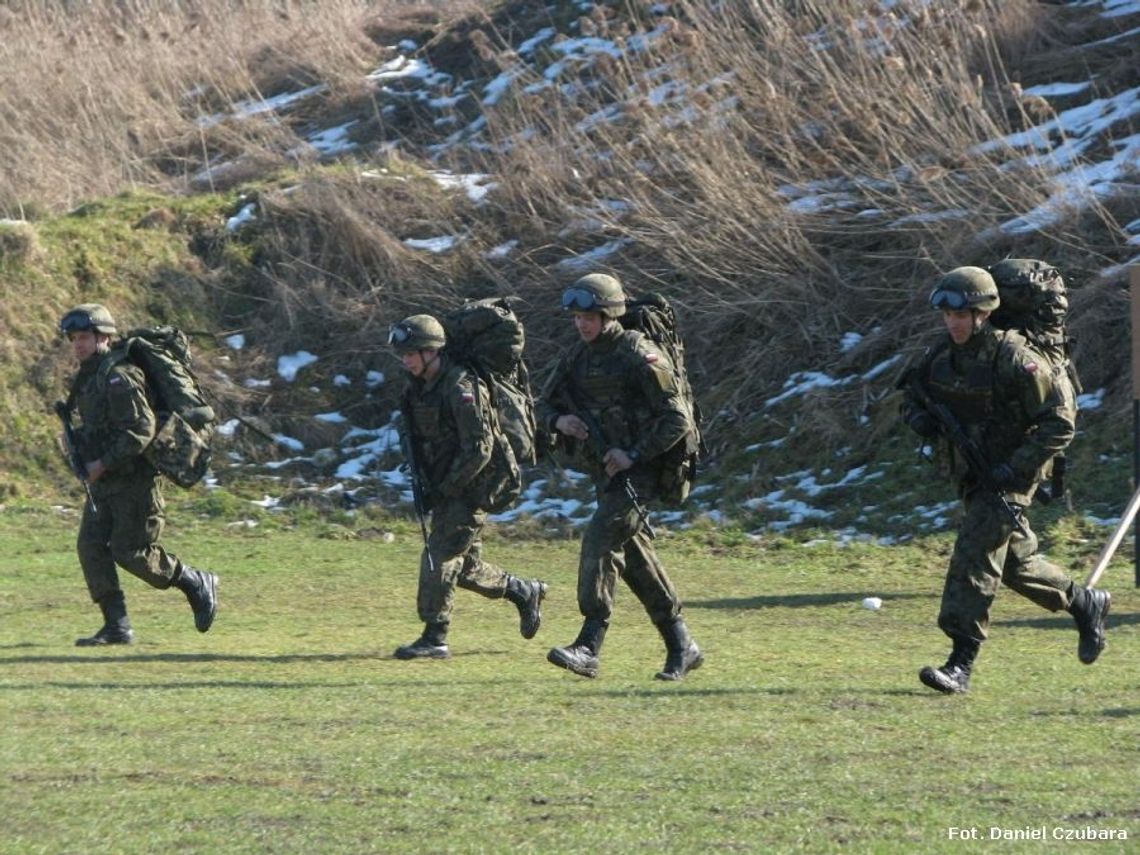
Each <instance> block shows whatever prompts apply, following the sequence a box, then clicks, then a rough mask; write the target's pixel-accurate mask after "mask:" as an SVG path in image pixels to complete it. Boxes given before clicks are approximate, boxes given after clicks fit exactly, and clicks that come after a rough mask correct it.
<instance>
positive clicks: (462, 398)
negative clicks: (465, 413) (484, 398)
mask: <svg viewBox="0 0 1140 855" xmlns="http://www.w3.org/2000/svg"><path fill="white" fill-rule="evenodd" d="M459 402H460V403H461V404H474V403H475V393H474V392H472V391H469V390H467V389H464V390H463V391H462V392H460V393H459Z"/></svg>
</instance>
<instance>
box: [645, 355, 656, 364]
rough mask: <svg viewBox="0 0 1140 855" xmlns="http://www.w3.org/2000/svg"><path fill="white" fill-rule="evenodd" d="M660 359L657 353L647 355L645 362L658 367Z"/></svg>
mask: <svg viewBox="0 0 1140 855" xmlns="http://www.w3.org/2000/svg"><path fill="white" fill-rule="evenodd" d="M659 359H660V357H659V356H658V355H657V354H656V353H647V354H645V361H646V362H648V363H649V364H650V365H656V364H657V361H658V360H659Z"/></svg>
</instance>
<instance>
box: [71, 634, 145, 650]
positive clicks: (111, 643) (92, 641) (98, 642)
mask: <svg viewBox="0 0 1140 855" xmlns="http://www.w3.org/2000/svg"><path fill="white" fill-rule="evenodd" d="M134 643H135V634H134V633H133V632H132V633H131V634H130V635H128V636H127V637H126V638H115V639H107V638H96V637H94V636H92V637H90V638H77V639H75V646H76V647H123V646H126V645H128V644H134Z"/></svg>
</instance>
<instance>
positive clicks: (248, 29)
mask: <svg viewBox="0 0 1140 855" xmlns="http://www.w3.org/2000/svg"><path fill="white" fill-rule="evenodd" d="M400 5H401V4H399V3H398V2H396V0H393V2H392V3H391V4H389V6H387V7H384V6H381V7H380V9H379V10H378V9H377V7H376V4H374V3H368V2H364V0H330V2H324V3H321V4H320V13H319V14H314V13H313V12H314V7H313V5H312V4H311V3H307V2H302V0H284V2H279V1H278V0H251V2H244V3H240V4H233V3H229V2H225V0H195V2H187V3H168V2H165V1H164V0H130V2H122V3H114V4H104V3H90V4H86V3H85V4H73V3H66V2H43V3H30V2H29V3H14V4H9V9H8V10H7V14H6V16H5V18H4V38H3V39H0V66H3V67H5V68H19V69H20V73H19V74H12V75H8V76H7V78H6V80H5V91H4V95H3V96H2V98H0V143H2V145H3V149H4V150H5V151H6V152H7V153H8V155H7V162H6V163H5V169H4V170H3V171H2V172H0V213H5V214H9V215H11V214H12V212H13V210H14V207H15V206H16V205H18V203H19V202H20V201H21V200H23V199H25V198H29V197H31V196H33V195H35V196H36V197H37V198H39V199H40V200H41V201H43V202H47V203H48V204H50V205H52V206H64V207H70V206H73V205H74V204H76V203H77V202H78V201H79V200H81V199H84V198H89V197H93V196H101V195H111V194H113V193H116V192H118V191H120V190H121V189H122V188H123V187H124V186H132V185H137V184H141V185H159V186H161V185H162V184H163V182H164V179H165V178H166V177H167V176H169V175H171V174H175V175H179V176H184V175H192V174H194V173H195V172H197V171H198V170H200V169H201V168H202V167H203V166H204V165H205V164H206V163H209V162H211V161H216V160H217V158H218V155H219V153H224V148H225V146H224V145H219V144H218V143H216V142H214V141H213V138H214V137H216V136H224V135H223V134H222V133H221V132H220V131H218V130H215V128H216V127H217V126H218V125H225V124H227V122H228V124H229V125H230V126H231V127H230V128H229V133H228V137H229V139H230V143H229V144H230V146H231V151H238V152H246V151H256V150H257V149H265V150H267V151H270V152H275V153H278V159H279V156H280V153H281V152H285V151H288V150H289V149H290V148H292V147H294V146H296V144H297V140H296V138H295V136H294V135H293V134H292V132H291V131H289V129H288V127H287V126H285V125H283V124H280V123H265V122H261V123H259V122H245V121H242V120H241V119H230V120H226V119H225V118H224V116H225V115H228V114H233V113H234V112H235V110H236V111H237V112H238V113H239V114H240V113H241V112H242V110H243V109H244V110H246V111H248V110H250V109H256V105H255V104H253V103H252V102H251V99H258V98H261V97H265V96H271V95H277V94H280V93H282V92H290V91H295V90H298V89H301V88H303V87H305V86H310V85H315V84H317V83H318V82H319V83H320V85H322V86H324V87H326V89H325V90H323V91H322V92H321V93H319V94H317V95H315V96H314V97H317V98H318V99H319V98H325V97H333V96H335V93H336V91H337V87H338V86H340V85H342V83H343V81H346V80H348V79H352V80H357V79H359V77H360V75H361V73H362V71H363V70H364V69H366V67H367V65H368V64H369V63H371V62H373V61H374V60H375V58H376V56H377V53H378V47H377V46H376V45H374V44H373V43H372V42H370V41H369V40H368V39H367V38H366V37H365V36H364V34H363V26H364V23H365V22H366V21H369V20H374V19H375V16H376V15H377V14H383V13H384V9H385V8H388V9H390V10H393V11H395V10H397V9H398V7H399V6H400ZM211 116H213V117H215V118H213V119H211V118H209V117H211ZM17 153H18V155H17ZM176 163H183V164H184V165H183V166H181V167H179V168H172V164H176Z"/></svg>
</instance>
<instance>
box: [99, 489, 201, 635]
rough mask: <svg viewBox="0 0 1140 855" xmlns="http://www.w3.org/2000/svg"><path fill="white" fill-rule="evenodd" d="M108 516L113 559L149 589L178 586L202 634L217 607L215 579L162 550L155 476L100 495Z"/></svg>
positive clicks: (162, 511) (162, 513)
mask: <svg viewBox="0 0 1140 855" xmlns="http://www.w3.org/2000/svg"><path fill="white" fill-rule="evenodd" d="M102 504H106V505H107V506H108V507H109V508H110V512H111V515H112V526H111V554H112V556H113V558H114V560H115V563H116V564H118V565H119V566H120V567H122V568H123V569H124V570H126V571H127V572H129V573H131V574H133V575H135V576H137V577H138V578H140V579H142V580H143V581H144V582H146V583H147V584H148V585H150V586H151V587H153V588H159V589H166V588H170V587H174V588H177V589H178V590H180V591H181V592H182V593H183V594H184V595H185V597H186V600H187V602H188V603H189V604H190V608H191V610H192V611H193V613H194V626H195V627H196V628H197V630H198V631H199V632H206V631H207V630H209V628H210V626H211V625H212V624H213V622H214V617H215V615H216V614H217V611H218V577H217V576H216V575H215V574H213V573H207V572H205V571H203V570H195V569H194V568H193V567H190V566H188V565H187V564H185V563H184V562H182V561H180V560H179V559H178V557H177V556H175V555H173V554H171V553H170V552H167V551H166V550H165V549H164V548H163V547H162V545H161V544H159V542H158V541H159V538H160V537H161V536H162V530H163V527H164V526H165V524H166V504H165V502H164V501H163V498H162V491H161V489H160V488H159V486H158V483H157V481H156V480H155V479H153V478H150V479H146V480H141V481H139V482H138V483H137V484H134V485H131V487H130V489H125V490H122V491H117V492H116V493H114V494H113V495H110V496H107V497H105V498H104V499H103V502H102Z"/></svg>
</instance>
